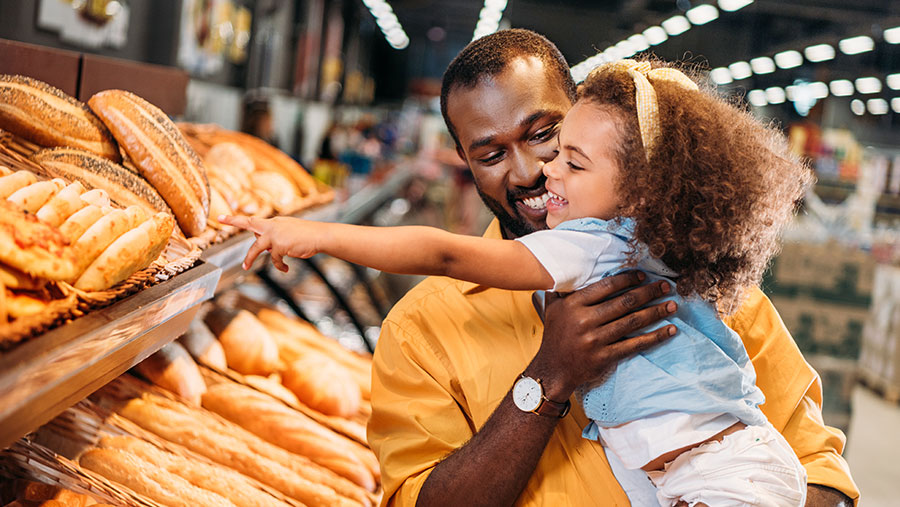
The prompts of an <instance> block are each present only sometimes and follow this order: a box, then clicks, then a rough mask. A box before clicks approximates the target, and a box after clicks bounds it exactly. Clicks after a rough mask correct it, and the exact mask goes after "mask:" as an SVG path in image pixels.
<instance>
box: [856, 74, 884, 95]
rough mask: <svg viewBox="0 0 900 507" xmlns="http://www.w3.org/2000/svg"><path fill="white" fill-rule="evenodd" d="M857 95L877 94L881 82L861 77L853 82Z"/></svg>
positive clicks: (876, 79)
mask: <svg viewBox="0 0 900 507" xmlns="http://www.w3.org/2000/svg"><path fill="white" fill-rule="evenodd" d="M853 84H854V85H856V91H858V92H859V93H878V92H880V91H881V81H880V80H879V79H878V78H877V77H861V78H859V79H857V80H856V81H854V82H853Z"/></svg>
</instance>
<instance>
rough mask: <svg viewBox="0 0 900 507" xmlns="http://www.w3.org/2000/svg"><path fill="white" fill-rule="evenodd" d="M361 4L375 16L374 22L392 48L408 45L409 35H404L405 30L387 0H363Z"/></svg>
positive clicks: (402, 47)
mask: <svg viewBox="0 0 900 507" xmlns="http://www.w3.org/2000/svg"><path fill="white" fill-rule="evenodd" d="M363 4H365V6H366V7H368V8H369V12H371V13H372V16H374V17H375V23H376V24H377V25H378V28H379V29H381V32H382V33H384V37H385V39H386V40H387V42H388V44H390V45H391V47H392V48H394V49H404V48H406V47H407V46H409V37H407V36H406V32H404V31H403V27H402V26H400V21H399V20H398V19H397V15H396V14H394V10H393V9H391V6H390V5H389V4H388V3H387V2H385V1H384V0H363Z"/></svg>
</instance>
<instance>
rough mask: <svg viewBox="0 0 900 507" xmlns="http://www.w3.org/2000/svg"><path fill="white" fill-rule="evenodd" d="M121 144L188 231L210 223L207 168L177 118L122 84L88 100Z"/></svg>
mask: <svg viewBox="0 0 900 507" xmlns="http://www.w3.org/2000/svg"><path fill="white" fill-rule="evenodd" d="M88 104H89V105H90V107H91V109H93V110H94V112H95V113H96V114H97V115H98V116H99V117H100V119H101V120H102V121H103V122H104V123H105V124H106V125H107V127H109V129H110V131H111V132H112V134H113V136H114V137H115V138H116V139H117V140H118V141H119V144H120V145H121V146H122V149H124V150H125V152H126V153H127V154H128V156H129V158H130V159H131V161H132V162H133V163H134V165H135V166H136V167H137V168H138V170H139V171H140V173H141V176H143V177H144V178H146V179H147V181H149V182H150V183H151V184H152V185H153V186H154V187H155V188H156V190H157V191H158V192H159V194H160V195H161V196H162V198H163V199H164V200H165V201H166V203H167V204H168V205H169V207H170V208H171V209H172V211H173V212H174V214H175V217H176V219H177V220H178V225H179V226H181V229H182V230H183V231H184V232H185V233H186V234H188V235H189V236H196V235H198V234H200V233H201V232H203V230H204V229H205V228H206V220H207V216H208V212H209V184H208V182H207V179H206V169H205V168H204V166H203V162H202V161H201V160H200V157H199V156H197V153H196V152H195V151H194V149H193V148H191V146H190V145H189V144H188V143H187V141H186V140H185V139H184V137H183V136H182V135H181V132H179V130H178V129H177V128H176V127H175V124H173V123H172V121H171V120H169V118H168V117H167V116H166V115H165V113H163V112H162V111H160V110H159V108H157V107H156V106H154V105H152V104H150V103H148V102H147V101H145V100H144V99H142V98H140V97H138V96H137V95H134V94H133V93H129V92H126V91H123V90H106V91H103V92H100V93H97V94H96V95H94V96H93V97H91V99H90V100H89V101H88Z"/></svg>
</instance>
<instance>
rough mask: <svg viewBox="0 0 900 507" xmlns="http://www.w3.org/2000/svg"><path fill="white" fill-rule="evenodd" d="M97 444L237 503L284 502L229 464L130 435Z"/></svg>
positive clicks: (241, 506)
mask: <svg viewBox="0 0 900 507" xmlns="http://www.w3.org/2000/svg"><path fill="white" fill-rule="evenodd" d="M100 448H101V449H119V450H121V451H125V452H130V453H131V454H134V455H135V456H137V457H138V458H140V459H142V460H144V461H146V462H147V463H149V464H150V465H152V466H155V467H158V468H160V469H162V470H165V471H168V472H171V473H173V474H175V475H178V476H181V477H182V478H184V479H185V480H187V481H188V482H190V483H191V484H193V485H194V486H197V487H198V488H203V489H205V490H208V491H212V492H214V493H218V494H219V495H222V496H223V497H224V498H227V499H228V500H230V501H231V502H233V503H234V504H235V505H237V506H238V507H267V506H285V507H286V506H287V505H288V504H286V503H284V502H282V501H280V500H278V499H276V498H275V497H273V496H272V495H269V494H267V493H265V492H263V491H262V490H260V489H259V488H257V487H256V486H254V485H253V483H251V482H250V481H249V480H248V479H247V478H246V477H245V476H244V475H242V474H240V473H238V472H235V471H234V470H231V469H230V468H227V467H223V466H216V465H208V464H206V463H203V462H199V461H194V460H190V459H187V458H184V457H181V456H178V455H176V454H173V453H170V452H166V451H164V450H162V449H160V448H158V447H156V446H154V445H153V444H151V443H149V442H145V441H143V440H140V439H137V438H134V437H128V436H115V437H104V438H102V439H101V440H100Z"/></svg>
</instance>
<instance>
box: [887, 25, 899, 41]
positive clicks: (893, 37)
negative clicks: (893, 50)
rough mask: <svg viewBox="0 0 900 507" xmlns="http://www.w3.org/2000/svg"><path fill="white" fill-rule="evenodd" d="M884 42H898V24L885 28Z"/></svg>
mask: <svg viewBox="0 0 900 507" xmlns="http://www.w3.org/2000/svg"><path fill="white" fill-rule="evenodd" d="M884 42H887V43H888V44H900V26H895V27H894V28H888V29H887V30H885V31H884Z"/></svg>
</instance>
